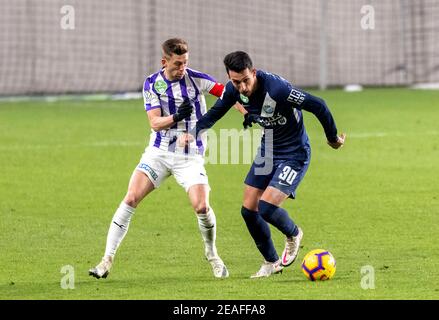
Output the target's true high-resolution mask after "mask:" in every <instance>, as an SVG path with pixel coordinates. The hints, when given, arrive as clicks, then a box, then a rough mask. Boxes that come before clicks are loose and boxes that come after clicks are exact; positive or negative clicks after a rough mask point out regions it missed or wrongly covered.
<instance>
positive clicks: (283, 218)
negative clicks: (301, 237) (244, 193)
mask: <svg viewBox="0 0 439 320" xmlns="http://www.w3.org/2000/svg"><path fill="white" fill-rule="evenodd" d="M259 214H260V215H261V217H262V218H263V219H264V220H265V221H267V222H268V223H270V224H272V225H273V226H275V227H276V228H278V229H279V230H280V232H282V233H283V234H284V235H286V236H287V237H291V236H293V237H295V236H297V234H298V233H299V229H298V228H297V226H296V225H295V223H294V221H293V220H292V219H291V218H290V216H289V215H288V212H287V211H286V210H285V209H282V208H280V207H278V206H275V205H274V204H271V203H268V202H266V201H264V200H259Z"/></svg>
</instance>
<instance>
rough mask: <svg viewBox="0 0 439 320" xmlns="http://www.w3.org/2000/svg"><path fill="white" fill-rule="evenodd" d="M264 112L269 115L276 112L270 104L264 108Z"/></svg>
mask: <svg viewBox="0 0 439 320" xmlns="http://www.w3.org/2000/svg"><path fill="white" fill-rule="evenodd" d="M262 110H264V112H265V113H267V114H273V112H274V108H273V106H271V105H269V104H266V105H264V106H262Z"/></svg>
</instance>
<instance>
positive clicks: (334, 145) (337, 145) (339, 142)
mask: <svg viewBox="0 0 439 320" xmlns="http://www.w3.org/2000/svg"><path fill="white" fill-rule="evenodd" d="M345 139H346V133H342V134H341V135H340V136H337V141H332V142H331V141H328V144H329V145H330V146H331V147H332V148H334V149H338V148H340V147H343V145H344V141H345Z"/></svg>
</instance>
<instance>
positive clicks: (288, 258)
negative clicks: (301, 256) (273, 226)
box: [281, 227, 303, 267]
mask: <svg viewBox="0 0 439 320" xmlns="http://www.w3.org/2000/svg"><path fill="white" fill-rule="evenodd" d="M298 229H299V233H298V234H297V236H295V237H291V238H287V239H286V240H285V249H284V251H283V253H282V258H281V260H282V265H283V266H284V267H288V266H289V265H291V264H292V263H293V262H294V260H296V258H297V254H298V253H299V248H300V241H302V238H303V232H302V229H300V228H299V227H298Z"/></svg>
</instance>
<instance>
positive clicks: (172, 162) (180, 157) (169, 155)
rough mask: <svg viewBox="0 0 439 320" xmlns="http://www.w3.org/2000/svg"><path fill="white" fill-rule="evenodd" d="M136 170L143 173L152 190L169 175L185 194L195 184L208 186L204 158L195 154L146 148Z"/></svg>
mask: <svg viewBox="0 0 439 320" xmlns="http://www.w3.org/2000/svg"><path fill="white" fill-rule="evenodd" d="M136 170H138V171H141V172H143V173H145V174H146V175H147V176H148V178H149V179H150V180H151V182H152V183H153V185H154V188H158V187H159V186H160V184H161V183H162V182H163V181H164V180H165V179H166V178H167V177H169V176H170V175H173V176H174V177H175V180H177V183H178V184H179V185H181V186H182V187H183V188H184V189H185V190H186V192H188V190H189V188H190V187H191V186H193V185H196V184H205V185H207V186H209V181H208V178H207V174H206V169H205V168H204V158H203V157H202V156H201V155H197V154H194V155H190V154H189V155H188V154H180V153H174V152H170V151H164V150H161V149H159V148H156V147H147V148H146V149H145V152H144V153H143V155H142V158H141V159H140V162H139V164H138V165H137V167H136Z"/></svg>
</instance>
